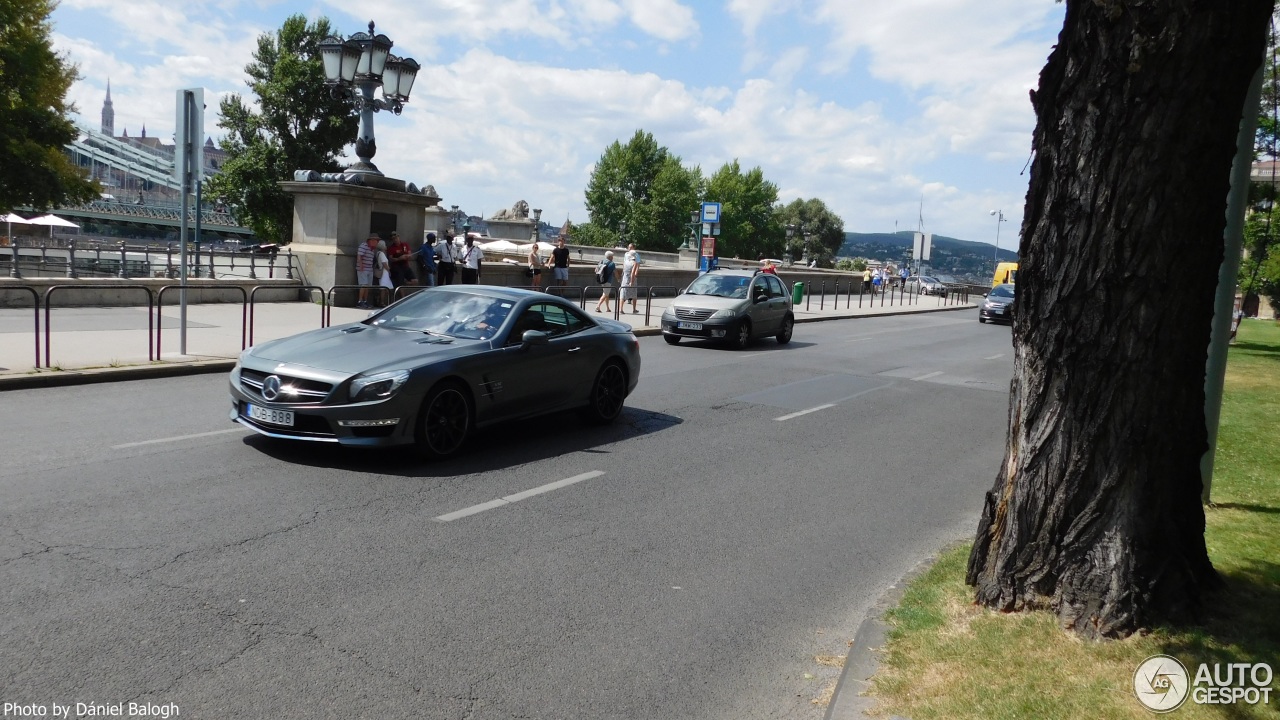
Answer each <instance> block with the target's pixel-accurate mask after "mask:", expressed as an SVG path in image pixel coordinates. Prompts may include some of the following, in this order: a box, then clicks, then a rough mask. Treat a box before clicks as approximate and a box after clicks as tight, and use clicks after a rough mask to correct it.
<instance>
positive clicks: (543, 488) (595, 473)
mask: <svg viewBox="0 0 1280 720" xmlns="http://www.w3.org/2000/svg"><path fill="white" fill-rule="evenodd" d="M601 475H604V471H603V470H592V471H591V472H585V473H582V474H581V475H574V476H573V477H571V478H565V479H564V480H557V481H555V482H550V483H547V484H546V485H539V486H538V487H536V488H533V489H532V490H525V491H524V492H518V493H516V494H514V495H506V496H504V497H500V498H494V499H493V500H490V501H489V502H484V503H480V504H479V505H472V506H471V507H467V508H463V509H461V510H456V511H454V512H451V513H448V514H445V515H441V516H439V517H437V518H435V520H436V522H453V521H454V520H461V519H462V518H464V517H469V516H471V515H475V514H477V513H482V512H484V511H485V510H493V509H495V508H500V507H505V506H507V505H511V504H514V503H518V502H520V501H521V500H527V499H529V498H531V497H533V496H535V495H541V494H543V493H549V492H551V491H552V490H559V489H560V488H562V487H568V486H570V485H573V484H575V483H580V482H582V481H583V480H590V479H592V478H598V477H600V476H601Z"/></svg>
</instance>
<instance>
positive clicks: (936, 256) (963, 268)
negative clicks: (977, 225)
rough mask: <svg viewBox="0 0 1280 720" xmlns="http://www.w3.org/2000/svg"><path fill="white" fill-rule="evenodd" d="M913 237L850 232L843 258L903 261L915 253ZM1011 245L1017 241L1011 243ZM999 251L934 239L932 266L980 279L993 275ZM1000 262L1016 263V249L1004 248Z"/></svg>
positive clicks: (984, 245)
mask: <svg viewBox="0 0 1280 720" xmlns="http://www.w3.org/2000/svg"><path fill="white" fill-rule="evenodd" d="M912 237H913V233H911V232H910V231H905V230H904V231H901V232H896V233H856V232H846V233H845V234H844V244H843V245H841V246H840V252H839V253H837V254H838V255H839V256H840V257H849V258H867V259H870V260H884V261H899V260H902V259H903V257H904V255H906V254H909V253H910V252H911V241H912ZM1009 242H1010V244H1012V243H1013V242H1015V240H1013V239H1010V240H1009ZM994 250H995V248H993V247H992V246H991V244H990V243H980V242H974V241H972V240H960V239H958V238H953V237H947V236H945V235H934V236H933V250H932V253H931V258H930V262H929V263H928V265H929V266H930V267H931V269H932V270H933V271H934V272H941V273H948V274H951V275H956V276H963V275H975V276H980V275H984V274H986V273H989V272H990V271H991V268H992V261H993V256H994V255H995V252H994ZM999 256H1000V260H1001V261H1003V262H1009V261H1016V260H1017V259H1018V253H1017V250H1016V248H1012V247H1004V246H1003V245H1002V246H1001V247H1000V251H999Z"/></svg>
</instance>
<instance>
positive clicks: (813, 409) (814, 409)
mask: <svg viewBox="0 0 1280 720" xmlns="http://www.w3.org/2000/svg"><path fill="white" fill-rule="evenodd" d="M833 407H835V403H827V404H826V405H819V406H818V407H811V408H809V409H808V410H801V411H800V412H793V413H791V414H790V415H783V416H782V417H776V418H774V420H778V421H782V420H790V419H791V418H798V417H800V416H801V415H808V414H809V413H814V412H818V411H819V410H826V409H827V408H833Z"/></svg>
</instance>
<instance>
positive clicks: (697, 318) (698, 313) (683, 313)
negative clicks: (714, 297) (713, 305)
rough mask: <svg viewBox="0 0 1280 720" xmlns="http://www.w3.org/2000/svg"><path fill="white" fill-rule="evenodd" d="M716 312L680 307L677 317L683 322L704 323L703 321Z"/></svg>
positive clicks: (677, 310) (677, 309) (676, 310)
mask: <svg viewBox="0 0 1280 720" xmlns="http://www.w3.org/2000/svg"><path fill="white" fill-rule="evenodd" d="M714 312H715V310H700V309H695V308H682V307H678V308H676V309H675V313H676V317H678V318H680V319H681V320H692V321H694V322H702V321H703V320H706V319H707V318H709V317H711V315H712V314H713V313H714Z"/></svg>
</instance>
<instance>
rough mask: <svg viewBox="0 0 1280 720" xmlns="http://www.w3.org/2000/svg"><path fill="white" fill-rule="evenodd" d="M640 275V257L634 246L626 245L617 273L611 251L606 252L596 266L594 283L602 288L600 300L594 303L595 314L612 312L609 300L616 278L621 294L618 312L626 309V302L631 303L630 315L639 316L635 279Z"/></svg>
mask: <svg viewBox="0 0 1280 720" xmlns="http://www.w3.org/2000/svg"><path fill="white" fill-rule="evenodd" d="M639 274H640V255H639V253H637V252H636V244H635V243H630V244H629V245H627V252H626V253H625V254H624V255H623V256H622V272H621V273H619V272H618V266H617V264H616V263H614V261H613V251H612V250H608V251H606V252H605V254H604V260H601V261H600V264H599V265H597V266H596V281H597V282H598V283H600V284H601V285H602V286H604V287H603V289H601V291H600V300H599V301H598V302H597V303H596V312H602V310H601V308H602V307H603V308H604V309H603V312H613V310H612V308H610V307H609V299H610V298H611V297H612V295H613V282H614V279H615V278H617V279H618V280H619V289H620V290H621V294H620V295H619V296H618V311H619V312H621V311H622V309H623V308H625V307H626V305H627V302H628V301H630V303H631V314H632V315H637V314H639V312H640V311H639V309H638V308H637V307H636V305H637V301H638V297H637V296H638V291H637V286H636V277H637V276H639Z"/></svg>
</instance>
